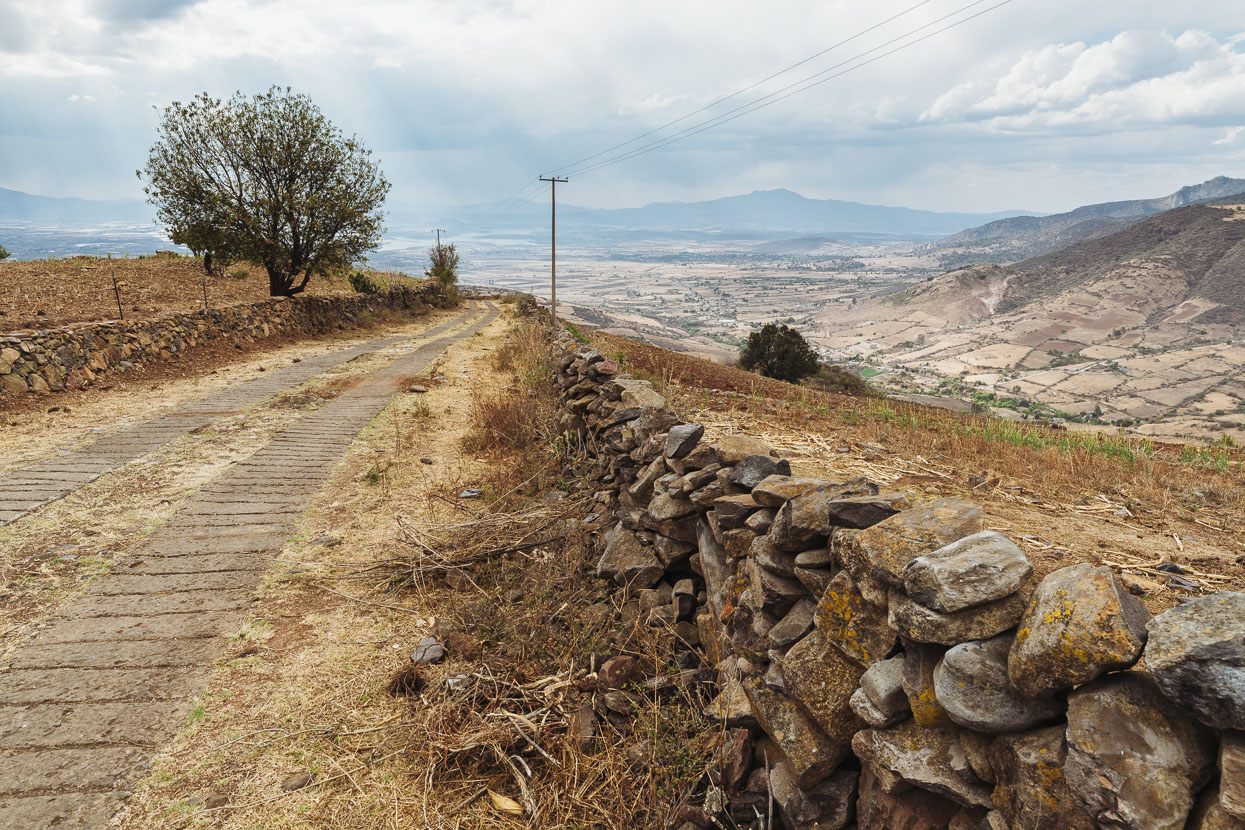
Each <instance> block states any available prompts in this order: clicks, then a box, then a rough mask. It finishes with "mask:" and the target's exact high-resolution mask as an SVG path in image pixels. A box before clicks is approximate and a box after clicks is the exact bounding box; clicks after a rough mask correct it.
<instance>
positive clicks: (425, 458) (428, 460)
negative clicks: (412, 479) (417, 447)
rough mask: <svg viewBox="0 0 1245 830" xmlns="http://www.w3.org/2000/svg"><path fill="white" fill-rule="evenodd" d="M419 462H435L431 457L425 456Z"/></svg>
mask: <svg viewBox="0 0 1245 830" xmlns="http://www.w3.org/2000/svg"><path fill="white" fill-rule="evenodd" d="M419 463H420V464H431V463H433V461H432V459H431V458H427V457H424V458H420V459H419Z"/></svg>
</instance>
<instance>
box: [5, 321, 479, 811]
mask: <svg viewBox="0 0 1245 830" xmlns="http://www.w3.org/2000/svg"><path fill="white" fill-rule="evenodd" d="M497 315H498V311H497V309H496V308H493V307H491V306H490V307H489V309H488V310H487V312H486V313H484V314H483V316H482V317H481V318H480V319H479V320H478V321H477V322H476V323H474V324H473V325H472V326H471V327H469V328H467V329H466V330H464V331H462V332H459V333H457V334H454V335H449V336H445V337H442V338H440V339H437V340H434V341H430V342H428V343H426V344H424V345H421V346H420V347H419V348H418V349H416V350H414V351H413V352H411V353H410V354H408V355H405V356H403V357H400V358H398V359H397V360H395V361H394V362H393V363H391V364H389V366H387V367H386V368H384V369H382V370H380V371H378V372H375V373H374V374H372V375H370V376H368V377H367V378H366V379H365V380H363V381H362V382H361V383H359V384H358V385H356V386H354V387H353V388H351V389H349V390H347V391H346V392H343V393H342V394H341V395H340V396H339V397H338V398H337V399H336V400H334V401H332V402H331V403H329V404H328V405H326V406H324V407H323V408H321V409H318V410H316V411H314V412H312V413H311V414H309V415H307V416H306V417H305V418H303V419H302V420H300V421H298V422H296V423H295V424H293V425H291V426H290V427H288V428H287V429H286V430H285V431H284V432H282V433H280V434H278V435H277V436H276V437H275V438H274V439H273V440H272V441H271V442H270V443H269V444H267V445H266V446H264V447H262V448H261V449H259V450H258V451H257V452H255V453H254V454H253V455H251V456H250V457H249V458H247V459H246V460H245V461H241V462H239V463H237V464H234V465H232V466H230V467H229V468H227V469H226V470H225V471H224V472H222V473H221V474H220V475H219V476H217V477H216V478H215V479H213V480H212V481H211V482H209V483H208V484H207V485H206V486H204V487H203V488H202V489H201V490H200V491H199V492H198V493H197V494H196V495H195V496H193V497H192V498H191V499H190V500H188V501H187V502H186V503H185V504H184V505H182V507H181V508H179V509H178V511H177V512H176V513H175V514H174V515H173V517H172V518H171V519H170V520H169V523H168V524H167V525H166V526H165V527H163V528H162V529H161V530H159V531H157V532H156V533H155V534H153V536H152V537H151V539H150V541H148V542H147V543H145V544H144V546H143V547H142V548H140V549H139V550H138V551H136V552H135V553H134V554H133V555H132V556H131V557H129V559H128V560H127V561H126V562H125V563H118V566H117V567H115V568H114V569H113V571H112V572H111V573H109V574H107V575H104V576H100V577H99V578H97V579H95V580H94V581H93V582H91V583H90V584H89V586H88V587H87V588H86V593H85V596H83V597H81V598H80V599H78V600H75V601H73V602H71V603H69V606H70V607H67V608H65V609H64V610H63V612H62V614H61V615H60V616H58V617H56V618H54V619H53V620H52V621H51V622H50V623H48V624H47V625H46V626H45V627H43V628H42V629H41V630H39V631H38V633H36V634H35V635H33V636H32V637H31V638H30V640H29V641H28V642H26V643H25V644H23V645H22V646H21V647H19V648H18V649H17V651H16V652H15V653H14V656H13V659H12V661H11V663H10V665H9V667H8V669H7V670H5V671H0V828H22V830H26V828H30V830H39V829H40V828H50V827H55V828H58V830H62V829H67V828H101V827H106V826H107V825H108V821H109V817H110V816H112V815H113V813H115V812H116V810H117V809H118V808H119V807H120V806H121V805H122V803H123V802H124V800H125V798H126V797H127V796H128V793H127V791H126V787H127V786H129V785H130V784H131V783H132V782H133V781H134V780H135V779H136V778H137V777H138V776H139V775H140V774H141V773H142V772H143V771H144V770H145V769H146V766H147V761H148V757H149V754H150V753H151V752H152V751H153V750H154V749H155V748H156V747H158V746H159V745H160V744H161V743H162V742H163V741H165V740H167V739H168V738H169V737H171V736H172V735H173V733H174V732H175V731H176V730H177V728H178V727H179V726H180V725H181V724H182V723H183V722H184V720H185V718H186V716H187V715H188V714H189V711H190V700H191V697H192V696H193V693H194V691H195V690H196V688H199V687H201V686H202V684H203V682H204V681H205V679H206V677H207V675H208V673H209V672H210V670H211V666H212V663H213V661H214V660H215V659H217V658H218V657H221V656H222V655H223V653H224V651H225V646H226V643H227V641H226V640H225V639H224V638H225V637H226V636H227V635H229V634H232V633H236V632H237V631H238V630H239V629H240V628H241V626H242V625H243V623H244V621H245V618H246V608H247V606H248V605H249V602H250V598H251V596H252V594H253V592H254V590H255V588H256V586H257V585H258V584H259V582H260V580H261V578H262V577H263V574H264V573H265V571H266V569H267V568H268V566H269V565H270V564H271V562H272V559H273V557H274V556H276V555H277V554H278V553H279V552H280V550H281V547H282V544H283V542H284V541H285V539H287V538H288V537H289V536H290V534H291V533H292V531H293V530H294V524H295V520H296V519H297V517H298V515H299V514H300V513H301V512H302V511H303V510H304V509H305V508H306V507H307V506H308V504H309V503H310V501H311V499H312V497H313V496H314V495H315V493H316V491H317V490H318V489H319V488H320V486H321V484H322V483H323V482H324V480H325V479H326V478H327V476H328V475H329V472H330V470H331V469H332V468H333V466H334V465H335V464H336V463H337V462H338V461H339V460H340V459H341V457H342V456H343V455H344V453H345V452H346V450H347V448H348V447H349V445H350V442H351V441H352V440H353V439H354V437H355V436H356V435H357V434H358V432H359V431H360V430H361V429H362V428H363V427H364V426H365V425H367V423H368V422H369V421H370V420H371V419H372V418H374V417H375V416H376V415H377V414H378V413H379V412H380V411H381V410H382V409H384V408H385V406H386V405H387V404H388V403H389V402H390V400H392V398H393V395H394V393H395V392H396V391H398V384H399V383H400V382H401V380H402V379H403V378H405V377H408V376H410V375H412V374H417V373H419V372H421V371H423V370H424V369H425V368H426V367H427V366H428V365H429V364H430V363H431V362H432V361H433V360H434V359H435V358H436V357H437V355H439V354H440V353H441V352H442V351H443V350H444V349H445V348H446V347H447V346H449V345H450V344H452V343H453V342H455V341H457V340H460V339H463V338H466V337H470V336H471V335H473V334H475V333H476V332H478V331H480V330H481V329H483V328H484V327H485V326H486V325H488V324H489V323H490V322H492V321H493V319H495V318H496V317H497Z"/></svg>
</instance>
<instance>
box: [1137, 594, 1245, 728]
mask: <svg viewBox="0 0 1245 830" xmlns="http://www.w3.org/2000/svg"><path fill="white" fill-rule="evenodd" d="M1147 628H1148V630H1149V635H1150V639H1149V642H1148V643H1147V644H1146V649H1145V655H1146V666H1147V668H1149V669H1150V671H1151V672H1152V673H1153V674H1154V679H1155V681H1157V682H1158V684H1159V688H1160V689H1162V690H1163V694H1165V695H1167V696H1168V697H1169V698H1171V699H1172V700H1174V701H1176V702H1177V703H1179V704H1180V705H1181V706H1184V707H1185V708H1186V709H1188V710H1189V711H1191V712H1193V714H1194V715H1196V716H1197V718H1198V720H1200V721H1202V723H1205V724H1207V725H1209V726H1213V727H1215V728H1217V729H1245V594H1241V593H1234V592H1229V591H1224V592H1221V593H1217V594H1209V595H1207V596H1201V597H1197V598H1195V599H1192V600H1190V601H1188V602H1186V603H1184V604H1183V605H1179V606H1177V607H1175V608H1173V609H1171V610H1170V611H1168V612H1166V613H1164V614H1160V615H1159V616H1157V617H1155V618H1154V619H1152V620H1151V621H1150V624H1149V626H1147Z"/></svg>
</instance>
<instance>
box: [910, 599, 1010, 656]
mask: <svg viewBox="0 0 1245 830" xmlns="http://www.w3.org/2000/svg"><path fill="white" fill-rule="evenodd" d="M887 610H888V612H889V613H888V618H887V619H888V621H889V622H890V626H891V628H893V629H895V630H896V631H898V632H899V635H900V636H901V637H906V638H907V639H909V640H915V641H916V642H918V643H938V644H940V645H944V646H953V645H956V644H958V643H966V642H968V641H970V640H984V639H986V638H988V637H993V636H994V635H995V634H999V633H1001V632H1003V631H1006V630H1007V629H1009V628H1011V627H1012V626H1014V625H1015V624H1016V621H1017V620H1019V619H1020V618H1021V616H1022V615H1023V614H1024V612H1025V602H1024V600H1023V599H1021V597H1020V595H1019V594H1012V595H1011V596H1009V597H1003V598H1002V599H996V600H994V601H993V602H988V603H986V604H985V605H978V606H976V607H974V608H965V609H964V610H963V611H954V612H952V613H950V614H944V613H941V612H939V611H935V610H933V609H932V608H926V607H925V606H924V605H921V604H920V603H919V602H917V601H916V600H914V599H912V598H911V597H909V596H908V595H907V594H905V593H904V592H903V591H900V590H898V589H895V588H892V589H891V591H890V602H889V604H888V606H887Z"/></svg>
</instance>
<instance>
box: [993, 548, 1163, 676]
mask: <svg viewBox="0 0 1245 830" xmlns="http://www.w3.org/2000/svg"><path fill="white" fill-rule="evenodd" d="M1149 617H1150V613H1149V612H1148V611H1147V610H1146V607H1145V605H1143V604H1142V602H1141V600H1139V599H1137V598H1136V597H1134V596H1133V595H1132V594H1130V593H1129V592H1128V591H1127V590H1125V588H1124V586H1123V585H1121V584H1120V581H1119V580H1118V579H1116V577H1115V574H1114V573H1112V571H1111V569H1110V568H1105V567H1102V568H1096V567H1094V566H1093V565H1088V564H1081V565H1070V566H1068V567H1066V568H1061V569H1059V570H1057V571H1055V572H1054V573H1052V574H1050V575H1048V576H1047V577H1046V578H1045V579H1043V580H1042V582H1041V583H1040V584H1039V585H1038V587H1037V589H1036V590H1034V592H1033V596H1032V598H1031V599H1030V601H1029V607H1028V609H1026V611H1025V614H1024V617H1023V618H1022V619H1021V621H1020V626H1019V629H1018V630H1017V632H1016V642H1015V643H1014V644H1013V645H1012V651H1011V654H1010V655H1009V657H1008V663H1007V670H1008V674H1009V675H1010V677H1011V679H1012V685H1014V686H1015V687H1016V688H1017V689H1018V690H1019V691H1020V693H1021V694H1023V695H1027V696H1029V697H1041V696H1043V695H1048V694H1050V693H1051V692H1056V691H1059V690H1060V689H1066V688H1068V687H1070V686H1076V685H1079V684H1081V683H1087V682H1088V681H1090V680H1093V679H1094V678H1095V677H1098V676H1099V675H1101V674H1103V673H1105V672H1108V671H1114V670H1116V669H1125V668H1128V667H1129V666H1131V665H1133V664H1134V663H1136V662H1137V658H1138V657H1140V656H1141V650H1142V648H1143V647H1144V646H1145V642H1146V621H1147V620H1148V619H1149Z"/></svg>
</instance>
